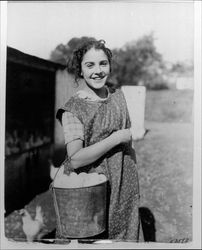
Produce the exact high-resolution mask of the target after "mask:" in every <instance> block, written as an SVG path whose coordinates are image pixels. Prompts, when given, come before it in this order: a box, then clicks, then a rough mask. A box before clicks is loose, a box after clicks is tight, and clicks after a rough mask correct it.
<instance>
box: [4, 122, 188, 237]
mask: <svg viewBox="0 0 202 250" xmlns="http://www.w3.org/2000/svg"><path fill="white" fill-rule="evenodd" d="M145 129H146V130H147V133H146V135H145V137H144V139H142V140H139V141H136V142H135V149H136V153H137V162H138V168H139V182H140V193H141V204H140V215H141V221H142V229H143V236H144V237H143V238H142V239H141V241H155V242H176V241H183V242H187V241H191V240H192V197H193V195H192V183H193V182H192V176H193V124H192V123H162V122H161V123H157V122H147V121H146V122H145ZM36 204H38V205H41V206H42V209H43V211H44V223H45V226H44V229H43V235H44V236H45V237H46V236H47V235H49V236H47V237H51V233H52V232H53V230H54V229H55V212H54V208H53V202H52V196H51V193H50V191H49V190H47V191H46V192H44V193H41V194H39V195H37V196H36V197H35V198H34V199H33V200H32V201H31V202H30V203H29V204H27V206H26V208H27V209H28V211H29V212H30V213H31V214H32V215H33V216H34V214H35V207H36ZM5 235H6V237H7V238H10V239H14V240H22V239H24V238H25V236H24V233H23V231H22V220H21V217H20V215H19V214H18V213H17V211H14V212H12V213H11V214H10V215H9V216H7V217H6V218H5Z"/></svg>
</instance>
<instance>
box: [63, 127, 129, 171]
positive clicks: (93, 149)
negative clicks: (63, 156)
mask: <svg viewBox="0 0 202 250" xmlns="http://www.w3.org/2000/svg"><path fill="white" fill-rule="evenodd" d="M130 140H131V132H130V130H129V129H122V130H118V131H116V132H114V133H112V134H111V135H110V136H108V137H107V138H105V139H104V140H102V141H100V142H97V143H95V144H93V145H91V146H88V147H86V148H83V141H82V140H74V141H72V142H70V143H68V144H67V154H68V155H69V156H70V157H71V156H72V157H71V166H72V167H73V168H74V169H77V168H80V167H83V166H86V165H88V164H91V163H93V162H95V161H96V160H98V159H99V158H100V157H101V156H103V155H104V154H105V153H107V152H108V151H109V150H110V149H112V148H113V147H115V146H117V145H118V144H120V143H126V142H129V141H130Z"/></svg>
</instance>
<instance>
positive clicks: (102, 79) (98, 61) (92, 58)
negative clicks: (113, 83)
mask: <svg viewBox="0 0 202 250" xmlns="http://www.w3.org/2000/svg"><path fill="white" fill-rule="evenodd" d="M109 73H110V64H109V60H108V58H107V56H106V54H105V53H104V51H103V50H101V49H94V48H91V49H90V50H88V51H87V52H86V54H85V55H84V57H83V60H82V62H81V75H82V76H83V78H84V79H85V81H86V82H87V84H88V85H89V86H90V87H92V88H94V89H101V88H102V87H103V86H104V85H105V83H106V80H107V78H108V76H109Z"/></svg>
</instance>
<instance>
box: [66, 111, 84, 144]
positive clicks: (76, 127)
mask: <svg viewBox="0 0 202 250" xmlns="http://www.w3.org/2000/svg"><path fill="white" fill-rule="evenodd" d="M62 127H63V132H64V139H65V144H67V143H69V142H71V141H74V140H77V139H80V140H84V129H83V124H82V123H81V122H80V121H79V119H78V118H77V117H76V116H75V115H73V114H72V113H71V112H64V113H63V114H62Z"/></svg>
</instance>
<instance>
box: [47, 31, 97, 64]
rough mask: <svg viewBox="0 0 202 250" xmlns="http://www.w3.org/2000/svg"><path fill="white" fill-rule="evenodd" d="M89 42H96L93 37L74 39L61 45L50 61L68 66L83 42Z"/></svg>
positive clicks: (52, 53) (53, 52)
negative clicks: (74, 52)
mask: <svg viewBox="0 0 202 250" xmlns="http://www.w3.org/2000/svg"><path fill="white" fill-rule="evenodd" d="M87 40H95V38H93V37H87V36H83V37H81V38H77V37H73V38H72V39H70V40H69V42H68V43H67V44H66V45H64V44H59V45H58V46H57V47H56V48H55V49H54V50H53V51H52V52H51V56H50V60H51V61H53V62H57V63H61V64H63V65H66V64H67V61H68V59H69V58H70V57H71V55H72V52H73V51H74V50H75V49H76V48H77V47H78V46H79V45H80V44H81V43H83V42H85V41H87Z"/></svg>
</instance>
